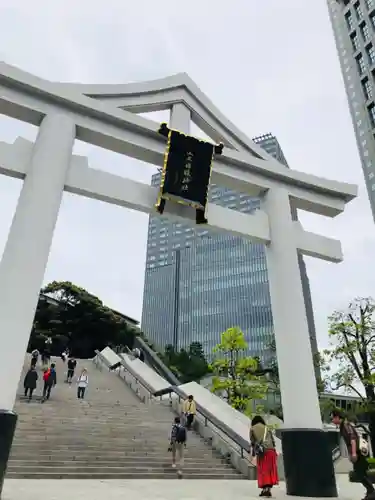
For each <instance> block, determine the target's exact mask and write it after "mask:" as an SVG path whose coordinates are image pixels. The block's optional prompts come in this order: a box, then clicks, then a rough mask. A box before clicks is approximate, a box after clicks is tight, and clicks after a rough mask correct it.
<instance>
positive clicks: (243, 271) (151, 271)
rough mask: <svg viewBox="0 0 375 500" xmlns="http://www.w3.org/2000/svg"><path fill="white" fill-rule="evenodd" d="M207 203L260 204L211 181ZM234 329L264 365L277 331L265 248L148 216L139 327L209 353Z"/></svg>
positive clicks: (163, 340)
mask: <svg viewBox="0 0 375 500" xmlns="http://www.w3.org/2000/svg"><path fill="white" fill-rule="evenodd" d="M254 142H256V143H257V144H258V145H260V146H261V147H263V148H264V149H265V150H266V151H267V152H268V153H269V154H271V155H272V156H274V157H275V158H277V159H278V160H279V161H280V162H281V163H283V164H284V165H285V167H286V168H288V165H287V162H286V159H285V157H284V154H283V152H282V150H281V147H280V145H279V143H278V141H277V139H276V138H275V137H274V136H273V135H271V134H267V135H264V136H261V137H257V138H255V139H254ZM159 182H160V174H156V175H154V176H153V178H152V185H154V186H157V185H159ZM209 200H210V201H211V202H213V203H216V204H218V205H221V206H224V207H227V208H230V209H232V210H238V211H240V212H245V213H251V212H253V211H254V210H257V209H258V208H259V206H260V200H259V199H258V198H252V197H250V196H249V195H248V194H246V193H238V192H234V191H232V190H230V189H227V188H224V187H221V186H216V185H211V186H210V191H209ZM293 217H297V214H296V213H294V214H293ZM299 262H300V269H301V279H302V283H303V290H304V296H305V303H306V312H307V318H308V324H309V331H310V338H311V344H312V349H313V352H316V351H317V342H316V334H315V325H314V317H313V309H312V303H311V296H310V286H309V281H308V277H307V274H306V266H305V263H304V260H303V257H302V256H300V258H299ZM231 326H239V327H240V328H241V329H242V330H243V332H244V333H245V336H246V339H247V342H248V345H249V354H250V355H253V356H255V355H256V356H260V357H262V358H263V360H264V361H265V362H266V361H267V358H268V357H269V355H270V352H269V349H268V345H269V343H270V342H271V340H272V339H273V337H274V333H273V323H272V311H271V303H270V295H269V287H268V274H267V263H266V256H265V249H264V245H262V244H256V243H251V242H249V241H248V240H247V239H245V238H241V237H235V236H231V235H228V234H226V233H223V234H217V233H210V232H209V231H208V229H206V228H205V227H204V226H196V227H191V226H188V225H184V224H183V223H173V222H170V221H168V220H165V219H162V218H160V217H158V216H150V220H149V229H148V244H147V258H146V272H145V285H144V297H143V311H142V324H141V327H142V330H143V331H144V333H145V334H146V336H147V337H148V338H149V339H150V340H151V341H152V342H153V343H154V344H156V345H157V346H158V347H159V348H160V349H162V350H163V349H164V347H165V345H167V344H172V345H174V346H175V347H176V348H178V349H180V348H181V347H187V346H188V345H189V344H190V343H191V342H192V341H195V340H198V341H200V342H201V343H202V345H203V348H204V351H205V353H206V355H207V356H208V357H209V356H210V355H211V353H212V348H213V347H214V346H215V345H216V344H217V343H218V342H219V340H220V334H221V333H222V332H223V331H225V330H226V329H227V328H229V327H231ZM296 334H297V332H296Z"/></svg>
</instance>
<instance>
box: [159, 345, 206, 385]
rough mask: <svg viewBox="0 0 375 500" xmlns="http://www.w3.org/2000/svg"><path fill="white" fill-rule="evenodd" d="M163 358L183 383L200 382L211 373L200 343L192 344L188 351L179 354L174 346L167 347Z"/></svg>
mask: <svg viewBox="0 0 375 500" xmlns="http://www.w3.org/2000/svg"><path fill="white" fill-rule="evenodd" d="M162 358H163V361H164V362H165V363H166V365H167V366H168V367H169V369H170V370H171V371H173V373H174V374H175V375H176V377H178V378H179V379H180V380H181V382H183V383H187V382H192V381H199V380H200V379H201V378H203V377H204V376H205V375H207V373H209V366H208V363H207V360H206V358H205V355H204V351H203V347H202V344H201V343H200V342H196V341H195V342H192V343H191V344H190V346H189V348H188V349H181V350H180V351H178V352H177V351H176V350H175V349H174V347H173V346H172V345H167V346H166V347H165V351H164V355H163V356H162Z"/></svg>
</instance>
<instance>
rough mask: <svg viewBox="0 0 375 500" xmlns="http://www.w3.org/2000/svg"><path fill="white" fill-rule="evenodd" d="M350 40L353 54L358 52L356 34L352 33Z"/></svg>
mask: <svg viewBox="0 0 375 500" xmlns="http://www.w3.org/2000/svg"><path fill="white" fill-rule="evenodd" d="M350 40H351V42H352V46H353V50H354V52H356V51H357V50H359V38H358V35H357V33H355V32H354V33H353V34H352V35H351V37H350Z"/></svg>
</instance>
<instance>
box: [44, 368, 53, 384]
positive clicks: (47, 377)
mask: <svg viewBox="0 0 375 500" xmlns="http://www.w3.org/2000/svg"><path fill="white" fill-rule="evenodd" d="M50 375H51V370H50V369H48V370H47V371H46V372H44V374H43V380H44V382H47V380H48V379H49V378H50Z"/></svg>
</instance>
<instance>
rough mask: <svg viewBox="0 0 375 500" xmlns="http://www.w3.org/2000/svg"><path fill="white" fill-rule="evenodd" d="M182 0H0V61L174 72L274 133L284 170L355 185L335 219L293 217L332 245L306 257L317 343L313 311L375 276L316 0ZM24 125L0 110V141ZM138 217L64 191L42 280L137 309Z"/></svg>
mask: <svg viewBox="0 0 375 500" xmlns="http://www.w3.org/2000/svg"><path fill="white" fill-rule="evenodd" d="M184 5H186V4H184ZM188 5H189V7H188V8H187V7H184V9H182V8H181V7H178V6H177V2H176V1H174V2H173V1H172V0H164V2H162V3H160V2H155V1H153V0H138V1H137V2H124V1H120V0H107V1H106V2H92V1H88V0H80V1H79V2H77V1H73V0H54V1H53V2H51V1H47V0H34V1H33V2H30V1H29V0H2V1H1V3H0V60H3V61H5V62H7V63H8V64H12V65H15V66H18V67H20V68H22V69H23V70H25V71H28V72H31V73H34V74H36V75H38V76H40V77H43V78H46V79H49V80H53V81H66V82H82V83H127V82H136V81H142V80H152V79H156V78H161V77H164V76H168V75H171V74H174V73H178V72H181V71H184V72H187V73H188V74H189V75H190V77H191V78H192V79H193V80H194V81H195V82H196V83H197V84H198V85H199V86H200V88H201V89H202V91H203V92H205V93H206V94H207V95H208V96H209V97H210V99H211V100H212V101H213V102H214V103H215V105H216V106H217V107H218V108H219V109H220V110H221V111H222V112H223V113H224V114H225V115H226V116H227V117H228V118H229V119H230V120H231V121H232V122H234V123H235V124H236V125H237V126H238V128H240V129H241V130H242V131H243V132H244V133H245V134H247V135H248V136H249V137H253V136H257V135H261V134H263V133H267V132H271V133H273V134H274V135H276V137H277V138H278V140H279V142H280V144H281V147H282V149H283V151H284V154H285V156H286V158H287V161H288V163H289V165H290V167H291V168H292V169H295V170H301V171H304V172H308V173H311V174H316V175H318V176H322V177H328V178H332V179H337V180H341V181H346V182H351V183H356V184H359V186H360V195H359V197H358V198H357V199H356V200H355V201H353V202H352V203H351V204H350V205H348V207H347V210H346V211H345V212H344V214H341V215H340V216H338V217H337V218H335V219H326V218H323V217H321V216H317V215H311V214H306V213H301V214H300V218H301V221H302V222H303V224H304V226H305V228H306V229H307V230H309V231H314V232H316V233H320V234H323V235H327V236H331V237H335V238H338V239H340V240H341V241H342V244H343V251H344V258H345V260H344V262H343V263H341V264H338V265H337V264H330V263H327V262H323V261H319V260H316V259H311V258H308V259H306V263H307V271H308V275H309V278H310V284H311V292H312V299H313V304H314V315H315V321H316V329H317V336H318V342H319V345H320V347H325V346H326V345H327V342H328V336H327V316H328V315H329V314H330V313H331V312H332V311H333V310H334V309H337V308H339V309H341V308H345V307H346V306H347V304H348V303H349V301H350V299H351V298H353V297H356V296H368V295H372V294H373V291H374V288H375V274H374V272H373V265H372V264H373V260H372V259H371V256H372V255H374V254H375V228H374V223H373V220H372V217H371V213H370V207H369V203H368V200H367V194H366V192H365V188H364V182H363V177H362V170H361V165H360V161H359V156H358V153H357V148H356V144H355V139H354V132H353V129H352V124H351V119H350V115H349V111H348V106H347V101H346V96H345V92H344V86H343V81H342V77H341V73H340V68H339V63H338V58H337V55H336V48H335V45H334V40H333V34H332V31H331V26H330V23H329V18H328V10H327V6H326V2H325V0H314V1H313V2H312V1H311V0H283V1H282V2H280V0H262V1H259V0H237V1H236V2H235V4H233V3H232V2H224V1H222V0H221V1H220V0H219V1H217V2H209V1H207V2H202V1H198V0H190V2H189V4H188ZM233 5H235V7H233ZM152 118H153V119H157V120H158V121H159V120H161V119H163V118H164V116H161V114H158V116H153V117H152ZM36 133H37V130H36V128H34V127H32V126H30V125H27V124H24V123H21V122H18V121H16V120H13V119H9V118H7V117H2V116H0V140H2V141H9V142H12V141H13V140H14V139H15V138H16V137H17V136H19V135H20V136H23V137H26V138H28V139H31V140H33V139H35V137H36ZM74 150H75V152H77V153H79V154H86V155H87V156H88V157H89V161H90V166H92V167H95V168H101V169H103V170H107V171H110V172H113V173H116V174H119V175H123V176H126V177H130V178H132V179H135V180H138V181H141V182H145V183H148V182H149V181H150V178H151V175H152V173H154V172H155V168H154V167H152V166H150V165H147V164H145V163H142V162H138V161H135V160H132V159H129V158H127V157H124V156H121V155H117V154H114V153H111V152H108V151H105V150H101V149H99V148H96V147H92V146H89V145H86V144H82V143H80V142H79V141H76V144H75V148H74ZM20 189H21V181H18V180H14V179H10V178H7V177H5V176H1V177H0V213H1V218H0V255H1V253H2V251H3V248H4V245H5V242H6V238H7V234H8V231H9V227H10V224H11V220H12V216H13V213H14V210H15V207H16V203H17V198H18V196H19V192H20ZM147 223H148V217H147V216H146V215H145V214H142V213H138V212H134V211H130V210H126V209H124V208H121V207H115V206H112V205H106V204H104V203H102V202H97V201H94V200H87V199H84V198H81V197H77V196H74V195H70V194H64V198H63V203H62V207H61V211H60V215H59V220H58V223H57V226H56V230H55V235H54V240H53V244H52V249H51V253H50V258H49V262H48V267H47V270H46V274H45V283H47V282H50V281H52V280H66V281H72V282H74V283H76V284H78V285H80V286H82V287H84V288H86V289H87V290H88V291H90V292H91V293H93V294H95V295H97V296H99V297H100V298H101V299H102V300H103V302H104V303H105V304H106V305H108V306H110V307H113V308H115V309H117V310H120V311H122V312H123V313H124V314H127V315H129V316H132V317H134V318H136V319H138V320H140V319H141V312H142V295H143V282H144V267H145V256H146V242H147ZM218 333H220V332H218Z"/></svg>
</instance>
